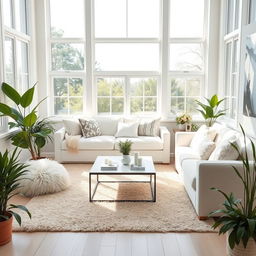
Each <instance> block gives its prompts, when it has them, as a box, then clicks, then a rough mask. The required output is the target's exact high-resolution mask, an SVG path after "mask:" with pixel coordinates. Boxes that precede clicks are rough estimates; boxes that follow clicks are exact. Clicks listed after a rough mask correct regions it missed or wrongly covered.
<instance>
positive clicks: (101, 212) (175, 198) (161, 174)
mask: <svg viewBox="0 0 256 256" xmlns="http://www.w3.org/2000/svg"><path fill="white" fill-rule="evenodd" d="M64 166H65V167H66V169H67V170H68V172H69V174H70V178H71V186H70V187H69V188H67V189H66V190H65V191H62V192H60V193H55V194H50V195H43V196H38V197H34V198H32V199H31V200H30V201H29V202H28V203H27V205H26V206H27V208H28V209H29V211H30V212H31V214H32V219H31V220H30V219H29V218H28V217H27V215H26V214H24V213H23V212H21V216H22V226H21V227H19V226H18V224H17V223H15V222H14V226H13V228H14V230H15V231H27V232H36V231H52V232H54V231H71V232H76V231H77V232H78V231H79V232H80V231H81V232H107V231H110V232H114V231H121V232H122V231H127V232H129V231H130V232H132V231H136V232H214V231H213V230H212V229H211V224H212V222H211V220H208V221H199V220H198V218H197V215H196V213H195V211H194V208H193V206H192V204H191V202H190V200H189V198H188V196H187V193H186V192H185V190H184V187H183V184H182V182H181V181H180V178H179V176H178V174H177V173H176V172H174V171H173V167H172V166H170V165H156V169H157V201H156V202H155V203H141V202H136V203H134V202H119V203H109V202H97V203H90V202H89V195H88V194H89V184H88V183H89V169H90V167H91V165H88V164H65V165H64ZM106 178H107V179H108V180H109V179H117V177H111V176H107V177H106ZM122 178H123V177H122ZM125 178H126V179H128V180H129V179H133V180H135V179H136V180H137V179H139V178H143V179H145V177H138V176H126V177H125ZM94 184H95V180H94ZM150 196H151V194H150V188H149V184H141V183H133V184H130V183H128V184H127V183H122V184H118V183H115V184H111V183H105V184H102V185H99V187H98V190H97V193H96V195H95V199H97V198H98V199H103V198H104V199H114V198H118V199H149V198H150Z"/></svg>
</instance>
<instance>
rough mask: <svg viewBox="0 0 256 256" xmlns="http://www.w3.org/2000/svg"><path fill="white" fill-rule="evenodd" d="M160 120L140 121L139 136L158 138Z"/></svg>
mask: <svg viewBox="0 0 256 256" xmlns="http://www.w3.org/2000/svg"><path fill="white" fill-rule="evenodd" d="M159 126H160V118H157V119H153V120H152V119H151V120H150V119H142V120H140V124H139V129H138V135H139V136H153V137H154V136H158V133H159Z"/></svg>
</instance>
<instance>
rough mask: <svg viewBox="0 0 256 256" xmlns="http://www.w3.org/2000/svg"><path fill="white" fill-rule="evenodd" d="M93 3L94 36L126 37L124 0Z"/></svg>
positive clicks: (99, 0)
mask: <svg viewBox="0 0 256 256" xmlns="http://www.w3.org/2000/svg"><path fill="white" fill-rule="evenodd" d="M60 1H61V0H60ZM94 3H95V37H126V0H108V1H106V0H95V2H94Z"/></svg>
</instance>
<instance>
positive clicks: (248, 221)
mask: <svg viewBox="0 0 256 256" xmlns="http://www.w3.org/2000/svg"><path fill="white" fill-rule="evenodd" d="M240 127H241V130H242V133H243V136H244V144H245V152H244V153H242V152H241V151H240V150H239V148H238V146H237V145H236V144H234V143H231V144H232V146H233V147H234V148H235V149H236V151H237V152H238V153H239V158H240V159H241V161H242V163H243V170H242V172H241V173H240V172H239V170H238V169H237V168H236V167H235V166H233V169H234V171H235V172H236V174H237V176H238V177H239V179H240V180H241V182H242V184H243V187H244V197H243V201H241V200H240V199H235V197H234V195H233V193H231V194H230V195H227V194H226V193H225V192H223V191H221V190H219V189H216V188H212V189H213V190H216V191H219V192H220V193H221V194H222V195H223V196H224V197H225V199H226V200H225V202H224V204H223V206H224V209H219V210H217V211H214V212H212V213H211V214H210V216H213V215H214V214H216V213H221V214H223V215H222V216H221V217H220V218H218V219H217V220H215V223H214V225H213V228H214V229H216V228H217V227H219V226H221V227H220V230H219V234H224V233H226V232H228V231H229V232H230V234H229V237H228V242H229V246H230V248H231V249H233V248H234V247H235V245H236V244H237V245H238V244H239V243H240V241H242V243H243V245H244V248H246V246H247V243H248V241H249V238H253V239H254V240H255V241H256V205H255V195H256V150H255V144H254V143H253V141H252V140H250V144H251V149H252V154H253V160H252V161H249V157H248V152H247V145H246V137H245V132H244V129H243V127H242V126H241V125H240Z"/></svg>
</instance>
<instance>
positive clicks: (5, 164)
mask: <svg viewBox="0 0 256 256" xmlns="http://www.w3.org/2000/svg"><path fill="white" fill-rule="evenodd" d="M18 157H19V154H17V148H16V149H15V150H14V151H13V153H11V154H10V153H9V152H8V150H6V151H5V153H3V154H2V153H1V152H0V245H4V244H6V243H8V242H10V241H11V239H12V221H13V217H14V218H15V219H16V221H17V222H18V223H19V225H21V217H20V215H19V214H18V213H17V212H15V209H20V210H22V211H25V212H26V213H27V214H28V216H29V217H30V218H31V214H30V212H29V211H28V209H27V208H26V207H25V206H23V205H14V204H9V200H10V199H11V198H12V197H13V196H15V195H16V194H17V189H18V188H19V187H20V185H19V181H20V180H21V179H22V176H23V175H24V174H25V173H26V172H27V171H26V167H27V166H26V165H25V164H23V163H20V162H19V161H18Z"/></svg>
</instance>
